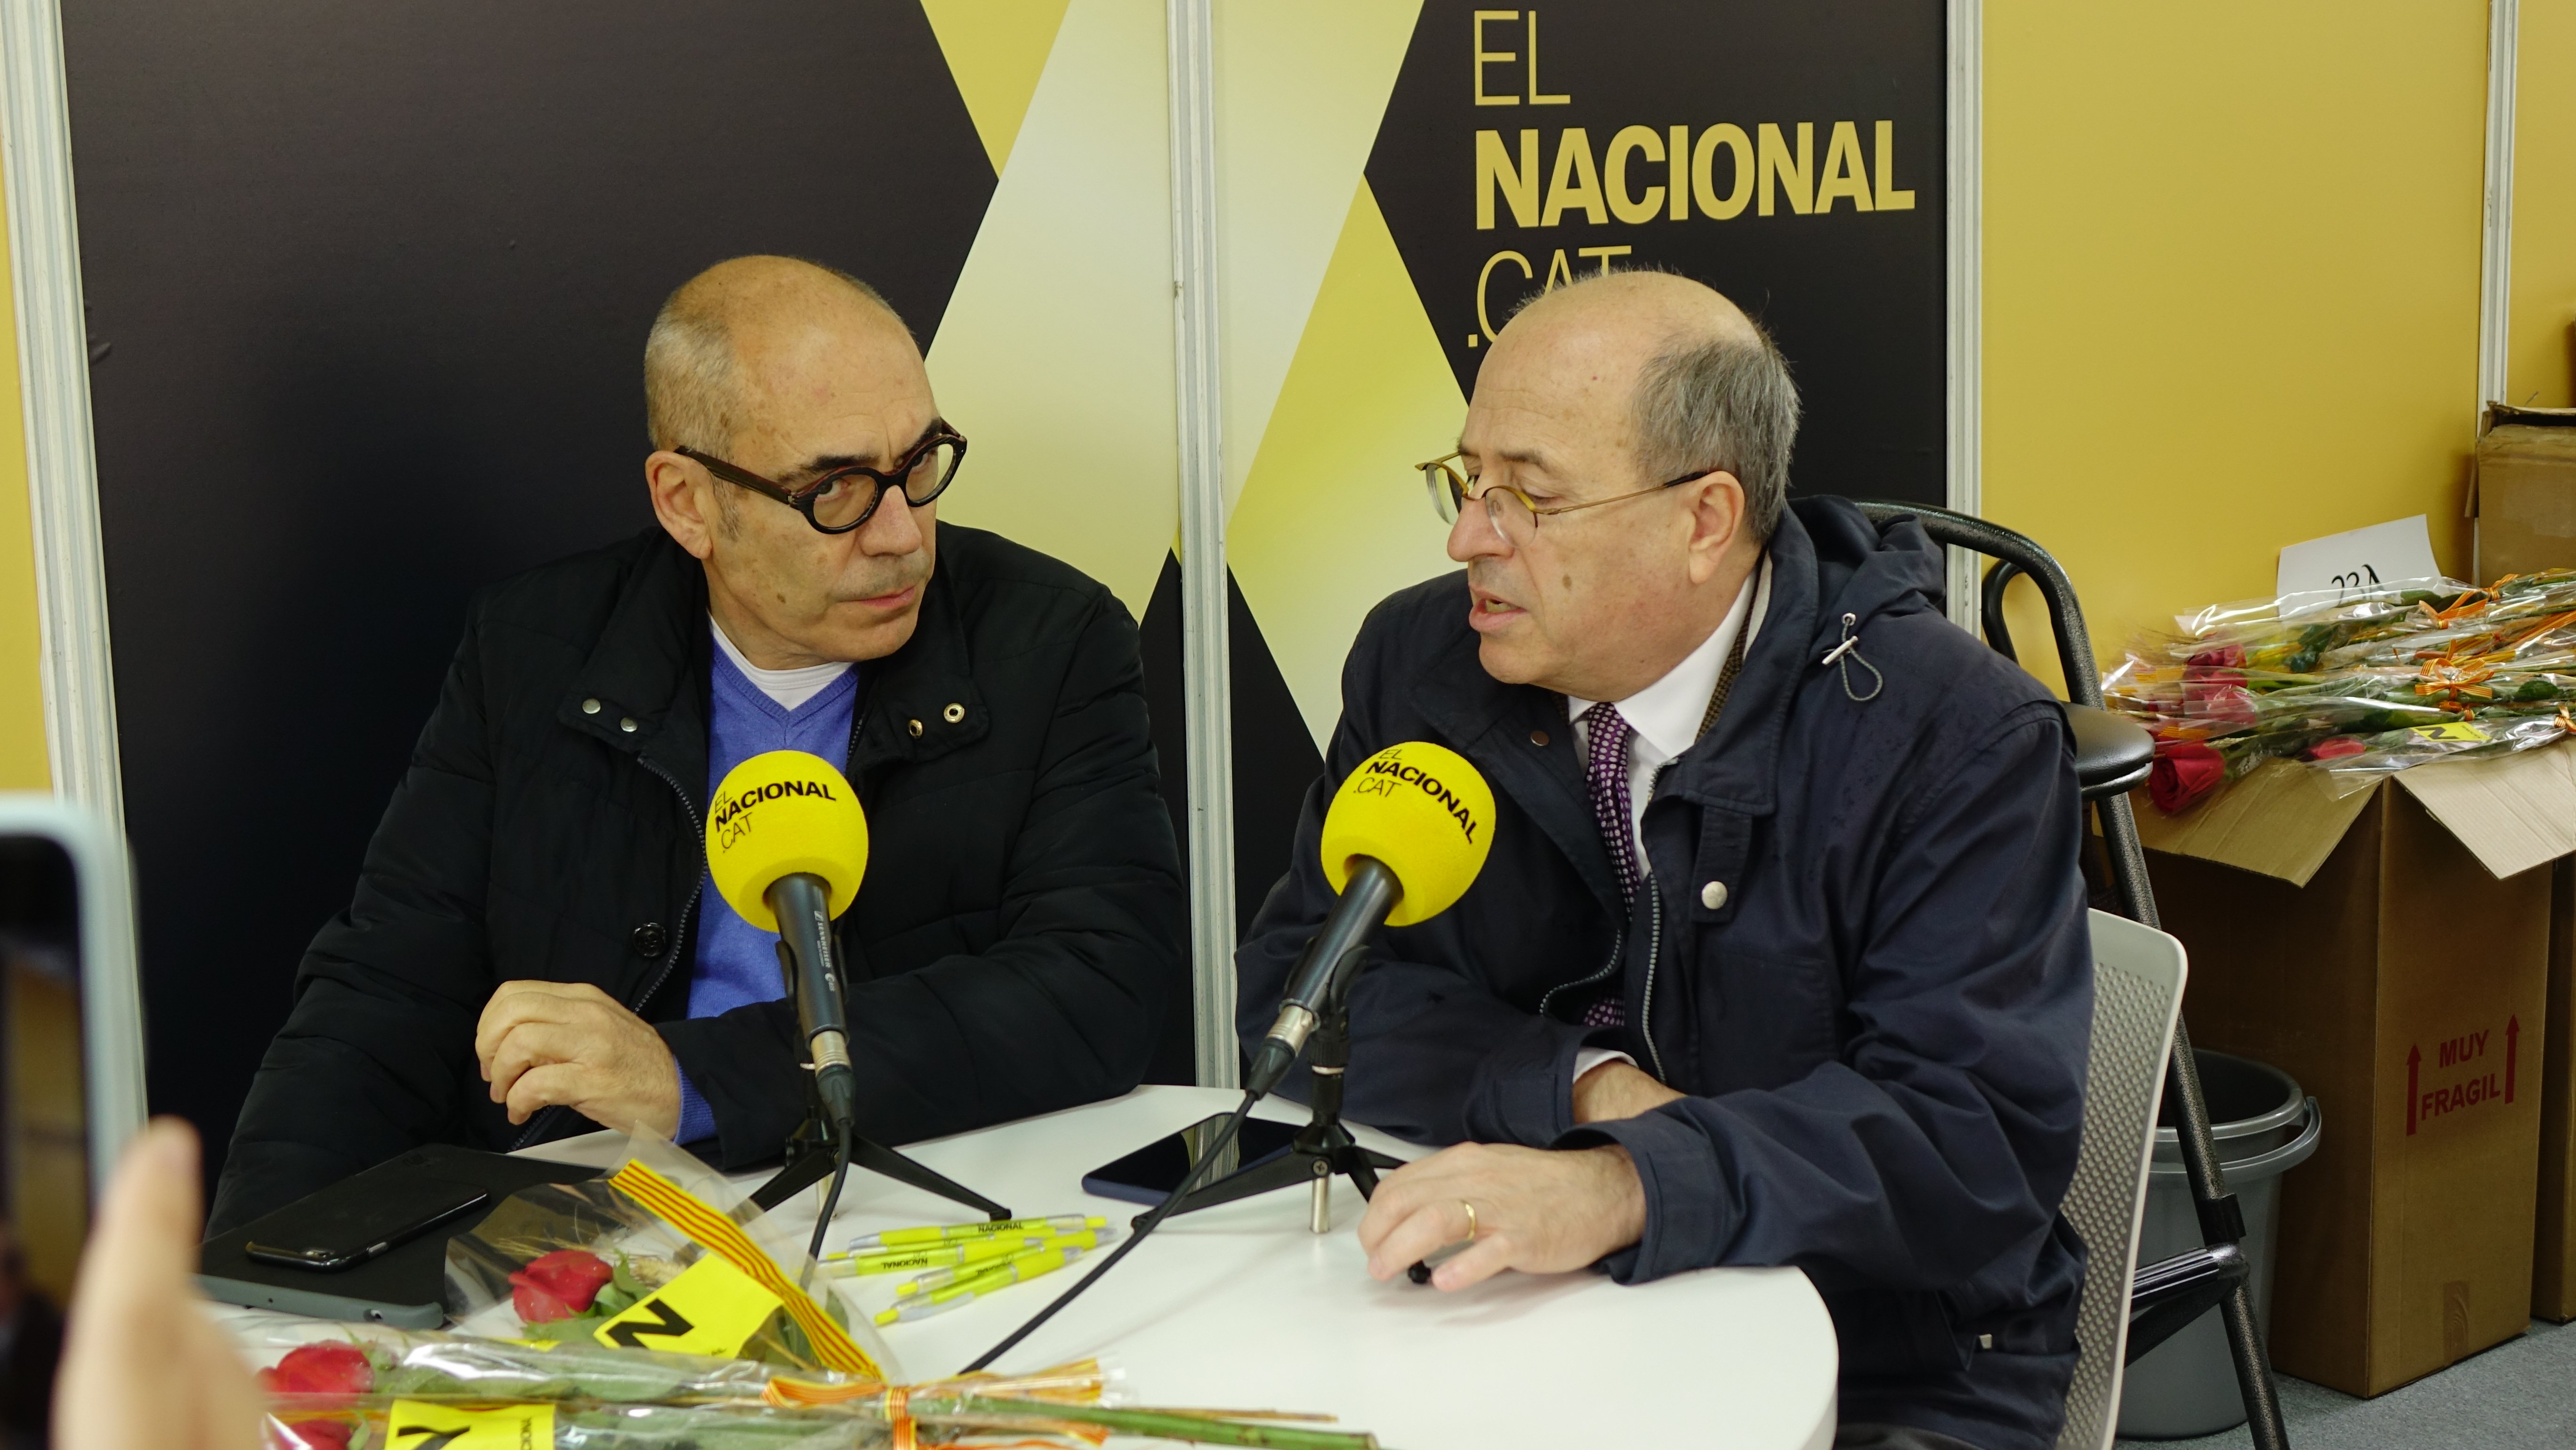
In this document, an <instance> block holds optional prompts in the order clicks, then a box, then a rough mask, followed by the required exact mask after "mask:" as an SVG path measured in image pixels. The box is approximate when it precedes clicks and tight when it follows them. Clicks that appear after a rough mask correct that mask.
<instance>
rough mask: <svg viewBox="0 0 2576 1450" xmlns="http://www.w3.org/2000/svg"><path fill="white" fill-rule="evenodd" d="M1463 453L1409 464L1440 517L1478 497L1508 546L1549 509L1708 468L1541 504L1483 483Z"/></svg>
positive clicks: (1597, 502)
mask: <svg viewBox="0 0 2576 1450" xmlns="http://www.w3.org/2000/svg"><path fill="white" fill-rule="evenodd" d="M1464 457H1466V450H1465V449H1460V450H1459V451H1457V452H1455V453H1445V454H1442V455H1441V456H1440V457H1438V458H1434V459H1432V460H1431V461H1430V462H1428V463H1417V464H1415V465H1413V466H1414V469H1415V470H1416V471H1417V472H1419V473H1420V474H1421V475H1422V482H1423V485H1424V486H1425V487H1426V488H1428V489H1429V490H1430V492H1431V511H1432V512H1433V513H1436V514H1438V515H1439V516H1440V522H1442V523H1444V524H1454V523H1456V522H1458V513H1459V510H1461V509H1463V508H1465V507H1466V506H1467V504H1468V503H1469V502H1470V501H1475V500H1481V501H1482V502H1483V503H1484V505H1485V516H1486V517H1487V518H1489V519H1491V520H1492V521H1493V524H1494V531H1495V532H1496V533H1498V534H1501V535H1502V536H1503V538H1504V539H1505V540H1507V541H1508V542H1510V544H1511V545H1512V546H1513V547H1514V548H1518V547H1520V546H1521V545H1523V544H1526V543H1528V542H1529V541H1530V540H1531V539H1533V538H1535V537H1537V535H1538V521H1539V520H1541V519H1543V518H1547V517H1549V516H1551V515H1554V514H1570V513H1575V512H1578V511H1580V510H1583V509H1595V508H1599V507H1601V506H1602V505H1603V504H1611V503H1621V502H1624V501H1626V500H1628V499H1632V498H1644V497H1645V496H1646V495H1648V494H1653V493H1662V492H1663V491H1664V490H1665V489H1668V488H1671V487H1673V486H1674V485H1676V484H1683V483H1688V482H1690V481H1691V480H1692V479H1695V478H1705V477H1707V476H1708V475H1709V474H1710V473H1711V472H1714V470H1713V469H1707V468H1700V469H1694V470H1692V471H1691V472H1689V473H1685V474H1683V475H1682V476H1681V477H1679V478H1673V479H1666V480H1665V481H1664V482H1662V483H1659V484H1656V485H1655V486H1654V487H1653V488H1641V489H1638V490H1637V491H1636V492H1634V493H1617V494H1612V495H1611V496H1610V497H1608V498H1596V499H1587V500H1585V501H1584V502H1582V503H1566V504H1552V505H1549V506H1547V507H1544V508H1542V507H1540V506H1539V505H1538V504H1537V503H1536V502H1534V501H1532V500H1531V498H1530V496H1529V495H1528V494H1525V493H1523V492H1521V491H1520V490H1519V489H1517V488H1514V487H1512V486H1511V485H1510V484H1507V483H1485V482H1484V481H1483V479H1482V477H1481V476H1480V475H1477V474H1472V473H1468V472H1466V471H1464V470H1462V469H1461V468H1459V467H1458V460H1459V459H1461V458H1464Z"/></svg>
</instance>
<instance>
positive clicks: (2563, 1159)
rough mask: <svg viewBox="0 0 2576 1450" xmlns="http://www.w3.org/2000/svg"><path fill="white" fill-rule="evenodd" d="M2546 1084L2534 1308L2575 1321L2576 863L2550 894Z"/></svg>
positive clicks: (2562, 865)
mask: <svg viewBox="0 0 2576 1450" xmlns="http://www.w3.org/2000/svg"><path fill="white" fill-rule="evenodd" d="M2542 1063H2543V1067H2542V1075H2541V1088H2540V1229H2539V1242H2538V1245H2537V1247H2536V1250H2535V1256H2536V1262H2535V1264H2534V1265H2533V1269H2532V1276H2531V1312H2532V1314H2533V1315H2535V1316H2536V1317H2538V1318H2542V1319H2554V1320H2556V1321H2558V1322H2559V1323H2562V1324H2563V1323H2565V1322H2567V1321H2568V1320H2570V1319H2576V861H2561V862H2559V863H2558V869H2557V872H2556V879H2555V880H2554V881H2553V882H2552V884H2551V887H2550V893H2549V1042H2548V1047H2547V1050H2546V1053H2545V1055H2544V1056H2543V1058H2542Z"/></svg>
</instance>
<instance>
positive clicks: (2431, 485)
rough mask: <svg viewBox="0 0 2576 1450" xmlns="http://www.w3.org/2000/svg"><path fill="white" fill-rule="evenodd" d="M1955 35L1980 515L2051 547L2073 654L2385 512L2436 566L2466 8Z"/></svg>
mask: <svg viewBox="0 0 2576 1450" xmlns="http://www.w3.org/2000/svg"><path fill="white" fill-rule="evenodd" d="M2525 13H2526V14H2528V13H2530V12H2529V11H2528V10H2526V12H2525ZM1985 29H1986V48H1985V58H1984V59H1985V77H1986V84H1985V219H1984V224H1985V256H1984V290H1985V311H1984V330H1985V372H1984V388H1985V415H1984V435H1985V457H1984V493H1985V497H1984V504H1985V512H1986V513H1987V514H1988V515H1990V516H1991V517H1993V518H1994V519H1996V520H1997V521H1998V522H2001V523H2004V524H2007V525H2010V526H2012V527H2014V528H2017V529H2020V530H2022V531H2024V532H2026V533H2028V534H2030V535H2032V536H2033V537H2035V538H2037V539H2038V540H2039V541H2040V542H2041V543H2042V544H2043V545H2045V546H2047V547H2048V548H2049V549H2050V550H2051V551H2052V552H2054V553H2055V554H2056V555H2057V557H2058V558H2059V559H2060V560H2062V561H2064V563H2065V565H2066V567H2067V570H2068V572H2069V573H2070V574H2071V575H2072V576H2073V578H2074V581H2075V586H2076V589H2077V592H2078V594H2079V595H2080V596H2081V598H2082V600H2083V602H2084V606H2085V613H2086V615H2087V616H2088V618H2089V619H2090V620H2091V622H2092V624H2093V632H2094V638H2095V640H2096V648H2097V651H2098V652H2099V653H2101V654H2102V655H2104V656H2105V657H2107V658H2109V659H2117V658H2118V657H2119V653H2120V648H2121V645H2122V644H2123V643H2124V642H2125V640H2126V639H2127V637H2128V636H2129V634H2130V633H2131V631H2133V630H2134V629H2135V628H2137V627H2138V626H2141V625H2145V624H2149V623H2151V622H2155V621H2158V620H2161V619H2168V618H2169V617H2170V616H2171V615H2172V614H2174V613H2175V612H2177V611H2180V610H2187V609H2191V608H2194V607H2196V606H2198V605H2201V604H2205V603H2209V602H2212V601H2215V600H2223V599H2231V598H2243V597H2248V596H2253V595H2269V594H2270V593H2271V592H2272V588H2273V570H2274V566H2275V563H2276V558H2275V556H2276V554H2277V552H2278V550H2279V549H2280V547H2281V546H2282V545H2283V544H2289V543H2296V542H2298V541H2300V540H2303V539H2310V538H2315V537H2317V536H2318V535H2321V534H2330V533H2335V532H2338V531H2340V530H2344V529H2351V528H2358V527H2360V526H2362V525H2365V524H2373V523H2378V522H2381V521H2382V520H2386V519H2392V518H2399V517H2403V516H2405V515H2408V514H2416V513H2424V514H2429V515H2431V524H2432V532H2433V549H2434V555H2435V558H2436V559H2437V560H2438V561H2440V562H2441V563H2442V564H2443V565H2444V566H2445V567H2447V568H2450V569H2452V570H2455V571H2456V570H2458V569H2464V568H2466V567H2467V566H2468V562H2469V560H2468V548H2467V544H2468V536H2467V532H2466V530H2465V528H2464V527H2463V520H2462V519H2461V518H2460V511H2461V506H2462V502H2463V497H2462V490H2463V488H2464V486H2465V482H2466V472H2465V469H2466V463H2467V457H2468V449H2469V444H2470V442H2471V433H2472V427H2473V422H2474V417H2475V406H2476V391H2477V341H2478V251H2479V228H2480V196H2481V191H2482V180H2481V177H2482V167H2483V164H2484V159H2483V158H2484V154H2485V105H2486V100H2485V97H2486V6H2485V5H2483V4H2480V3H2475V0H2440V3H2429V0H2368V3H2357V0H2272V3H2267V4H2263V5H2238V4H2232V3H2222V0H2188V3H2160V4H2147V3H2143V0H2122V3H2118V4H2092V5H2067V4H2063V3H2061V0H1989V3H1988V4H1987V5H1986V8H1985ZM2524 53H2525V54H2526V55H2528V54H2529V53H2530V50H2529V42H2528V41H2526V48H2525V52H2524ZM2525 83H2526V85H2528V84H2529V78H2528V75H2526V82H2525ZM2526 94H2529V92H2528V91H2526ZM2528 174H2529V173H2528V171H2526V175H2528ZM2561 174H2562V175H2563V174H2564V173H2563V171H2562V173H2561ZM2015 592H2016V594H2017V595H2019V594H2026V593H2027V592H2028V588H2027V586H2021V587H2019V588H2017V589H2016V591H2015ZM2027 603H2028V607H2027V609H2026V610H2024V611H2022V612H2019V613H2017V614H2016V616H2015V624H2016V633H2017V636H2018V637H2019V638H2021V639H2023V640H2025V641H2026V642H2029V643H2032V644H2038V643H2040V642H2043V641H2045V639H2046V638H2047V630H2046V624H2045V621H2044V617H2043V616H2042V615H2041V613H2040V612H2039V610H2038V608H2037V606H2036V602H2035V599H2034V600H2031V601H2027ZM2035 653H2044V651H2034V650H2033V649H2028V648H2026V649H2024V651H2023V656H2024V658H2025V659H2026V660H2029V659H2032V658H2033V656H2034V654H2035ZM2053 674H2054V671H2044V672H2043V678H2047V677H2051V676H2053Z"/></svg>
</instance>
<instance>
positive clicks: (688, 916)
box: [509, 753, 707, 1153]
mask: <svg viewBox="0 0 2576 1450" xmlns="http://www.w3.org/2000/svg"><path fill="white" fill-rule="evenodd" d="M635 758H636V760H637V761H639V762H641V763H642V765H643V766H644V768H645V769H646V770H649V771H651V772H653V773H654V774H655V775H658V776H660V777H661V778H662V783H663V784H665V785H667V786H669V787H670V788H671V791H672V793H673V794H675V795H677V796H678V797H679V798H680V809H681V810H683V811H685V812H687V813H688V817H689V830H690V839H692V840H694V841H696V842H697V843H698V884H697V885H696V886H694V887H692V888H690V890H689V900H688V904H687V905H684V906H682V907H681V908H680V926H679V930H677V931H675V932H673V933H672V934H671V949H670V950H669V951H668V952H665V953H663V954H662V969H661V970H660V971H658V972H655V973H654V974H653V980H652V981H650V982H648V983H646V984H645V986H644V990H643V991H642V992H639V993H637V994H636V997H635V1000H633V1001H631V1002H629V1003H627V1004H626V1010H627V1011H629V1012H635V1013H641V1012H642V1011H643V1010H644V1004H645V1003H647V1002H650V1001H652V1000H653V994H654V993H656V992H659V991H661V990H662V984H663V983H664V982H667V981H669V980H670V979H671V968H673V967H674V966H677V965H678V964H679V961H680V953H681V951H682V950H683V949H685V948H686V947H687V946H688V944H689V935H688V933H689V928H690V926H691V925H692V924H693V923H694V921H695V920H696V917H697V914H698V901H699V898H701V897H703V896H705V895H706V891H707V831H706V827H705V826H703V825H700V824H699V823H698V803H697V802H696V801H694V800H691V799H690V798H689V793H688V792H687V791H686V790H684V789H682V788H681V786H680V782H679V781H678V780H676V779H674V778H673V777H672V775H671V773H670V772H669V771H667V770H664V769H663V768H662V767H661V766H659V765H656V764H654V763H653V761H652V759H651V758H650V757H649V756H645V755H643V754H640V753H639V754H638V755H637V756H636V757H635ZM564 1111H566V1109H565V1108H564V1107H563V1106H562V1105H561V1104H556V1105H555V1106H553V1107H550V1108H547V1109H546V1110H545V1111H543V1112H541V1113H539V1114H537V1115H536V1116H535V1117H533V1118H530V1119H529V1120H528V1126H527V1128H526V1130H525V1131H523V1132H521V1133H520V1134H519V1139H518V1141H517V1142H515V1143H512V1144H511V1145H510V1148H509V1151H510V1152H513V1153H516V1152H518V1151H519V1150H520V1149H522V1148H525V1147H527V1146H529V1145H530V1144H532V1143H534V1142H535V1141H536V1138H537V1134H538V1133H540V1132H542V1131H544V1130H545V1129H546V1128H548V1127H551V1126H552V1125H553V1123H554V1121H555V1118H556V1115H557V1114H560V1113H562V1112H564Z"/></svg>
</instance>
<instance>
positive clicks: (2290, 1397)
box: [2119, 1319, 2576, 1450]
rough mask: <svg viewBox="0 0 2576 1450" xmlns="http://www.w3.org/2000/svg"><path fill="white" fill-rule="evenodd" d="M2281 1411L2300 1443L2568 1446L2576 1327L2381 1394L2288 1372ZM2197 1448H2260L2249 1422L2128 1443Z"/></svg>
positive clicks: (2403, 1449) (2168, 1449)
mask: <svg viewBox="0 0 2576 1450" xmlns="http://www.w3.org/2000/svg"><path fill="white" fill-rule="evenodd" d="M2281 1418H2282V1420H2283V1422H2284V1423H2285V1424H2286V1426H2287V1427H2288V1429H2289V1439H2290V1444H2291V1446H2292V1447H2293V1450H2418V1447H2425V1450H2430V1447H2435V1446H2441V1447H2454V1446H2456V1447H2463V1450H2568V1447H2570V1446H2576V1324H2544V1323H2542V1322H2540V1321H2539V1320H2536V1319H2535V1320H2533V1321H2532V1324H2531V1332H2530V1333H2528V1334H2525V1335H2524V1336H2523V1337H2522V1338H2520V1339H2514V1340H2508V1341H2506V1342H2505V1343H2503V1344H2499V1345H2497V1346H2496V1347H2495V1348H2493V1349H2490V1350H2488V1351H2486V1352H2485V1353H2484V1354H2477V1355H2472V1356H2470V1357H2469V1358H2467V1359H2464V1360H2461V1361H2460V1362H2459V1363H2458V1364H2455V1365H2453V1366H2451V1367H2450V1368H2449V1369H2446V1370H2444V1371H2442V1372H2441V1373H2440V1374H2436V1375H2428V1376H2426V1377H2425V1378H2423V1379H2420V1380H2417V1381H2416V1382H2415V1383H2413V1384H2411V1385H2405V1386H2402V1387H2400V1388H2397V1389H2394V1390H2390V1391H2389V1392H2388V1393H2387V1394H2384V1395H2381V1396H2380V1397H2379V1398H2377V1399H2375V1400H2356V1399H2354V1398H2353V1397H2352V1396H2350V1395H2347V1394H2342V1393H2339V1392H2338V1391H2335V1390H2330V1389H2327V1388H2326V1387H2325V1386H2323V1385H2312V1384H2310V1383H2308V1382H2307V1381H2306V1380H2295V1379H2290V1378H2288V1377H2287V1376H2284V1377H2283V1378H2282V1380H2281ZM2119 1443H2120V1444H2122V1445H2134V1446H2138V1447H2141V1450H2147V1447H2160V1450H2196V1447H2201V1446H2208V1447H2213V1450H2215V1447H2224V1446H2239V1445H2244V1446H2250V1445H2251V1444H2252V1443H2253V1442H2252V1441H2251V1440H2250V1439H2249V1438H2248V1437H2247V1436H2246V1433H2245V1430H2244V1427H2243V1426H2239V1427H2237V1428H2236V1429H2233V1430H2230V1431H2228V1432H2227V1433H2225V1434H2223V1435H2212V1436H2209V1437H2208V1438H2206V1439H2201V1440H2122V1441H2120V1442H2119Z"/></svg>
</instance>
